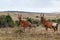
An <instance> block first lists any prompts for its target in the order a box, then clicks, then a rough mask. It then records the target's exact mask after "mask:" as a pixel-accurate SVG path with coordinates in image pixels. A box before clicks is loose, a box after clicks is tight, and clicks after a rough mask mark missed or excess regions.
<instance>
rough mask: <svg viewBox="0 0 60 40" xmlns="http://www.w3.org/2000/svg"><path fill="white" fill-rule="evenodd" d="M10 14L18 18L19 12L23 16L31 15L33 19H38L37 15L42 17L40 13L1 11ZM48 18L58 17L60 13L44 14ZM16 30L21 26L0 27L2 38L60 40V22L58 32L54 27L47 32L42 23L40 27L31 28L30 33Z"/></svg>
mask: <svg viewBox="0 0 60 40" xmlns="http://www.w3.org/2000/svg"><path fill="white" fill-rule="evenodd" d="M8 13H9V14H10V16H11V17H12V19H13V20H14V21H15V20H18V19H17V17H18V15H17V14H22V18H24V17H30V18H33V19H38V20H40V18H36V16H39V17H40V14H39V13H35V14H34V13H30V14H29V13H24V12H21V13H18V12H0V15H7V14H8ZM44 15H45V18H46V19H57V18H60V14H57V13H55V14H54V13H51V14H47V13H46V14H44ZM16 30H19V27H17V26H15V27H13V28H10V27H6V28H0V40H60V24H59V26H58V32H54V31H53V29H48V32H46V30H45V28H44V27H42V26H41V25H40V26H39V27H36V28H35V32H34V28H31V29H30V30H31V32H30V33H27V32H25V33H23V32H18V33H16Z"/></svg>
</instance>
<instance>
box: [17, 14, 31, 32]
mask: <svg viewBox="0 0 60 40" xmlns="http://www.w3.org/2000/svg"><path fill="white" fill-rule="evenodd" d="M21 17H22V15H18V19H19V24H20V26H21V27H23V29H22V31H25V28H26V27H27V28H28V32H30V27H31V23H30V22H28V21H24V20H22V18H21Z"/></svg>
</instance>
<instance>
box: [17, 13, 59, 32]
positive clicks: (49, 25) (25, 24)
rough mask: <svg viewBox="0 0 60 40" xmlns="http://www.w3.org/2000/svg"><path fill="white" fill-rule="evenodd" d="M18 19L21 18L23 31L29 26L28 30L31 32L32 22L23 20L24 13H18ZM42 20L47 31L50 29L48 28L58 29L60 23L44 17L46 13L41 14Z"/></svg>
mask: <svg viewBox="0 0 60 40" xmlns="http://www.w3.org/2000/svg"><path fill="white" fill-rule="evenodd" d="M18 19H19V23H20V27H22V28H23V29H22V31H25V28H26V27H27V28H28V31H29V32H30V27H31V23H30V22H28V21H24V20H22V15H18ZM40 20H41V21H40V22H41V23H42V25H43V26H44V27H45V29H46V31H47V30H48V28H50V29H51V28H52V29H53V30H54V31H57V30H58V23H55V22H49V21H47V20H46V19H45V18H44V14H40Z"/></svg>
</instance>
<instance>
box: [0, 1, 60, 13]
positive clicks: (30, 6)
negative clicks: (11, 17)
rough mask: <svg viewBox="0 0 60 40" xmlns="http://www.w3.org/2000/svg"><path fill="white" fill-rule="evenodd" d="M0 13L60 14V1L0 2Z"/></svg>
mask: <svg viewBox="0 0 60 40" xmlns="http://www.w3.org/2000/svg"><path fill="white" fill-rule="evenodd" d="M0 11H27V12H47V13H48V12H60V0H0Z"/></svg>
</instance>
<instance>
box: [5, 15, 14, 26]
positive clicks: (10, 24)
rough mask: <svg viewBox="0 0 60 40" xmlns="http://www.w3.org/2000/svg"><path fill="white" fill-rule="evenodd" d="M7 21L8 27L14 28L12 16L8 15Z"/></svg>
mask: <svg viewBox="0 0 60 40" xmlns="http://www.w3.org/2000/svg"><path fill="white" fill-rule="evenodd" d="M5 19H6V24H7V26H9V27H13V26H14V21H13V20H12V17H11V16H10V15H7V16H6V18H5Z"/></svg>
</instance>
